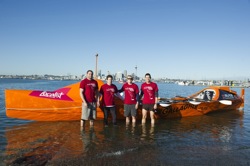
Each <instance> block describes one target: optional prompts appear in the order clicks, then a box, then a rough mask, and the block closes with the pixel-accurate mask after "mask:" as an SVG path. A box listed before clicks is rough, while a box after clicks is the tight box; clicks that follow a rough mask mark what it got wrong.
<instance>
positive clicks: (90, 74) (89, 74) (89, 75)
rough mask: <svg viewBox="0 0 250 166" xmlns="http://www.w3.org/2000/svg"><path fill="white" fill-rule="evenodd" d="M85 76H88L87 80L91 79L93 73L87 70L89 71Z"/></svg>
mask: <svg viewBox="0 0 250 166" xmlns="http://www.w3.org/2000/svg"><path fill="white" fill-rule="evenodd" d="M87 78H88V79H89V80H91V79H93V73H92V72H91V71H89V72H88V73H87Z"/></svg>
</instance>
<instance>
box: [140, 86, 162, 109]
mask: <svg viewBox="0 0 250 166" xmlns="http://www.w3.org/2000/svg"><path fill="white" fill-rule="evenodd" d="M141 91H142V92H143V94H144V96H143V100H142V103H143V104H155V92H157V91H158V86H157V84H156V83H154V82H150V83H149V84H147V83H146V82H144V83H143V84H142V85H141Z"/></svg>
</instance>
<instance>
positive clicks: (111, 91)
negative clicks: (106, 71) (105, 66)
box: [100, 75, 123, 127]
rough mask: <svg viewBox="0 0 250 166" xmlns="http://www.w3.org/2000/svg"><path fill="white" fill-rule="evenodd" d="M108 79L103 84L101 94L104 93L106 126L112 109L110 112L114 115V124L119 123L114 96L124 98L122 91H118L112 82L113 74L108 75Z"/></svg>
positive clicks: (103, 104) (103, 103)
mask: <svg viewBox="0 0 250 166" xmlns="http://www.w3.org/2000/svg"><path fill="white" fill-rule="evenodd" d="M106 80H107V83H106V84H103V85H102V86H101V89H100V95H102V106H103V112H104V125H105V127H108V111H110V113H111V115H112V122H113V125H117V123H116V109H115V101H114V99H115V98H114V96H115V95H116V96H117V97H119V98H120V99H121V100H123V98H122V97H121V95H120V93H119V92H118V89H117V87H116V85H114V84H112V80H113V77H112V76H111V75H107V77H106Z"/></svg>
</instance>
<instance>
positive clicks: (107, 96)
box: [80, 70, 158, 126]
mask: <svg viewBox="0 0 250 166" xmlns="http://www.w3.org/2000/svg"><path fill="white" fill-rule="evenodd" d="M86 74H87V75H86V78H85V79H83V80H82V81H81V83H80V97H81V99H82V115H81V126H84V125H85V121H86V120H89V123H90V126H93V124H94V122H93V121H94V119H96V108H97V107H99V106H101V107H102V108H103V109H102V110H103V112H104V125H105V126H108V115H109V112H110V113H111V115H112V123H113V125H117V122H116V108H115V100H114V97H115V96H117V97H119V98H120V99H121V100H123V101H124V116H125V117H126V123H130V115H131V116H132V123H134V124H135V123H136V115H137V109H138V105H139V101H140V100H142V124H145V123H146V118H147V112H148V111H149V112H150V118H151V124H154V123H155V119H154V110H155V109H156V108H157V98H158V86H157V84H156V83H154V82H151V75H150V74H149V73H146V74H145V82H144V83H142V85H141V89H140V92H141V93H140V94H139V88H138V86H137V85H136V84H135V83H133V77H132V76H131V75H128V76H127V82H126V83H125V84H123V86H122V88H121V89H120V90H118V89H117V87H116V85H114V84H113V83H112V80H113V77H112V75H107V77H106V83H105V84H103V85H102V86H101V87H100V90H98V83H97V81H96V80H94V79H93V71H92V70H88V71H87V73H86ZM120 92H124V93H125V97H124V99H123V97H122V96H121V95H120ZM101 97H102V102H101V105H100V98H101Z"/></svg>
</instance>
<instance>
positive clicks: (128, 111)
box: [124, 104, 137, 117]
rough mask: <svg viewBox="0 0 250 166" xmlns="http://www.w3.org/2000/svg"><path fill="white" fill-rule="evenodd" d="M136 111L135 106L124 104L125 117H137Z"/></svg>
mask: <svg viewBox="0 0 250 166" xmlns="http://www.w3.org/2000/svg"><path fill="white" fill-rule="evenodd" d="M136 113H137V111H136V109H135V104H124V116H125V117H129V116H130V115H131V116H136Z"/></svg>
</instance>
